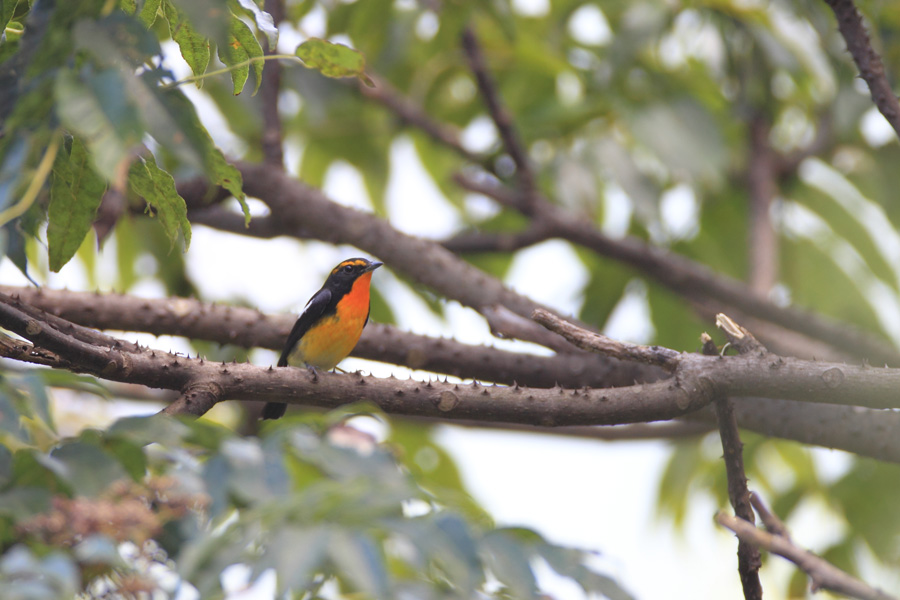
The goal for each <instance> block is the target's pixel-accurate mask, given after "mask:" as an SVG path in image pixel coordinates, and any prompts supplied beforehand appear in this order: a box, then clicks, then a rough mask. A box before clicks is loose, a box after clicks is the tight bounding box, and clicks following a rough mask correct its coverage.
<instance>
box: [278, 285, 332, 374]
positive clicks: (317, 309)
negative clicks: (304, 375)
mask: <svg viewBox="0 0 900 600" xmlns="http://www.w3.org/2000/svg"><path fill="white" fill-rule="evenodd" d="M331 297H332V294H331V290H326V289H324V288H323V289H321V290H319V291H318V292H316V293H315V294H313V297H312V298H310V299H309V302H307V303H306V308H305V309H303V313H302V314H301V315H300V316H299V317H298V318H297V322H296V323H294V327H293V328H292V329H291V333H290V335H288V339H287V342H286V343H285V344H284V350H282V351H281V358H279V359H278V366H279V367H286V366H288V362H287V361H288V356H289V355H290V353H291V350H293V349H294V346H296V345H297V342H299V341H300V338H302V337H303V335H304V334H305V333H306V332H307V331H309V328H310V327H312V326H313V324H314V323H315V322H316V321H318V320H319V319H320V318H321V317H322V315H324V314H325V312H326V311H327V310H328V307H329V305H330V304H331Z"/></svg>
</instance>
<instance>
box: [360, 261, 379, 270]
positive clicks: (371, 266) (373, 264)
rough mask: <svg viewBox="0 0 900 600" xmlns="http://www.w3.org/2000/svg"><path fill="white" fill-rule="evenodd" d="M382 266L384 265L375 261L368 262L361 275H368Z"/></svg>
mask: <svg viewBox="0 0 900 600" xmlns="http://www.w3.org/2000/svg"><path fill="white" fill-rule="evenodd" d="M383 264H384V263H382V262H377V261H373V262H370V263H369V265H368V266H367V267H366V270H365V271H363V273H368V272H369V271H374V270H375V269H377V268H378V267H380V266H381V265H383Z"/></svg>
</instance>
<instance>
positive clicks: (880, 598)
mask: <svg viewBox="0 0 900 600" xmlns="http://www.w3.org/2000/svg"><path fill="white" fill-rule="evenodd" d="M716 522H717V523H719V525H721V526H723V527H726V528H728V529H730V530H731V531H733V532H734V533H735V534H737V536H738V539H740V540H742V541H745V542H747V543H749V544H753V545H754V546H757V547H759V548H762V549H763V550H767V551H769V552H772V553H774V554H777V555H779V556H782V557H784V558H786V559H788V560H789V561H791V562H792V563H794V564H795V565H797V567H799V568H800V569H802V570H803V572H804V573H806V574H807V575H809V578H810V580H811V585H810V588H811V590H812V591H813V592H816V591H818V590H829V591H832V592H837V593H838V594H842V595H845V596H849V597H850V598H859V600H897V597H896V596H891V595H890V594H887V593H885V592H882V591H881V590H879V589H876V588H873V587H872V586H870V585H869V584H867V583H865V582H864V581H860V580H859V579H856V578H855V577H853V576H852V575H850V574H848V573H845V572H844V571H841V570H840V569H838V568H837V567H835V566H834V565H833V564H831V563H829V562H828V561H826V560H825V559H824V558H821V557H819V556H816V555H815V554H813V553H812V552H810V551H809V550H804V549H803V548H800V547H799V546H796V545H794V543H793V542H792V541H791V539H790V538H789V537H787V536H783V535H779V534H773V533H770V532H767V531H763V530H762V529H757V528H756V527H755V526H754V525H753V524H752V523H748V522H747V521H745V520H744V519H741V518H739V517H732V516H731V515H726V514H725V513H719V514H717V515H716Z"/></svg>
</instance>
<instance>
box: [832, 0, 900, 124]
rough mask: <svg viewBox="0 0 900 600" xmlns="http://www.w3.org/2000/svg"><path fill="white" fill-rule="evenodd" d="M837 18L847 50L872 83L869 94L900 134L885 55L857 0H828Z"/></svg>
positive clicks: (899, 105) (898, 110) (898, 112)
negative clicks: (880, 52)
mask: <svg viewBox="0 0 900 600" xmlns="http://www.w3.org/2000/svg"><path fill="white" fill-rule="evenodd" d="M825 3H826V4H828V6H830V7H831V10H832V11H834V16H835V17H836V18H837V24H838V31H840V32H841V35H842V36H843V37H844V41H845V42H847V50H849V51H850V54H851V56H853V62H855V63H856V67H857V68H858V69H859V74H860V75H861V76H862V78H863V79H864V80H865V81H866V83H867V84H868V85H869V93H870V94H871V95H872V101H873V102H874V103H875V106H876V107H878V110H879V111H880V112H881V114H882V115H884V118H885V119H887V122H888V123H890V125H891V127H893V128H894V131H895V132H896V133H897V135H898V136H900V103H898V101H897V96H896V94H894V90H893V89H892V88H891V84H890V82H889V81H888V79H887V74H886V73H885V69H884V64H883V63H882V62H881V57H880V56H879V55H878V53H877V52H875V49H874V48H873V47H872V43H871V41H870V40H869V34H868V32H866V27H865V25H864V24H863V19H862V15H861V14H860V13H859V10H857V8H856V4H854V3H853V0H825Z"/></svg>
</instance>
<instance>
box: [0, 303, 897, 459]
mask: <svg viewBox="0 0 900 600" xmlns="http://www.w3.org/2000/svg"><path fill="white" fill-rule="evenodd" d="M0 292H3V293H6V294H8V295H10V296H15V297H19V298H21V300H22V301H23V302H22V304H21V305H20V306H22V307H25V306H26V305H27V304H30V305H32V307H33V308H39V309H42V310H44V311H47V312H49V313H52V315H55V316H59V317H62V318H63V319H67V320H69V321H75V322H77V323H79V324H81V325H84V326H87V327H96V328H100V329H113V330H118V331H142V332H147V333H152V334H155V335H180V336H185V337H188V338H191V339H201V340H208V341H213V342H217V343H220V344H235V345H238V346H242V347H245V348H251V347H264V348H272V349H276V350H277V349H280V348H281V346H282V344H283V343H284V339H285V336H286V335H287V332H288V331H289V330H290V327H291V325H292V322H293V319H294V317H292V316H289V315H267V314H264V313H261V312H259V311H256V310H253V309H249V308H244V307H237V306H226V305H220V304H207V303H202V302H199V301H197V300H192V299H188V298H168V299H161V300H150V299H145V298H137V297H134V296H127V295H120V294H94V293H85V292H72V291H63V290H48V289H35V288H30V287H28V288H14V287H0ZM48 319H49V315H48ZM54 326H55V327H57V328H58V329H61V330H62V331H66V332H67V331H69V330H68V329H67V328H66V326H65V325H64V324H61V323H60V324H57V325H54ZM85 331H90V330H85ZM95 333H96V332H95ZM548 334H549V332H548ZM98 335H99V334H98ZM730 339H732V343H733V344H735V345H736V346H740V344H741V343H742V342H740V341H739V340H736V339H735V338H734V335H733V334H732V336H731V338H730ZM101 345H102V344H101ZM7 354H8V353H7ZM354 356H358V357H361V358H368V359H374V360H380V361H383V362H387V363H391V364H398V365H404V366H408V367H410V368H414V369H423V370H425V371H430V372H437V373H447V374H451V375H456V376H459V377H463V378H474V379H476V380H481V381H493V382H497V383H505V384H510V385H512V384H513V383H515V382H518V383H519V385H527V386H528V387H540V388H548V387H553V386H554V385H556V384H558V385H561V386H563V387H566V388H583V387H592V388H599V387H619V386H627V385H632V384H633V383H635V382H651V381H655V380H657V379H659V378H661V377H665V375H666V374H665V371H663V370H662V369H659V368H657V367H650V366H648V365H644V364H639V363H635V362H630V361H629V362H625V361H618V360H615V359H610V358H607V357H605V356H600V355H596V354H588V353H578V354H567V355H563V356H559V355H557V356H534V355H530V354H521V353H513V352H506V351H502V350H498V349H496V348H488V347H483V346H471V345H467V344H461V343H459V342H455V341H453V340H445V339H436V338H429V337H427V336H417V335H414V334H410V333H406V332H401V331H398V330H397V329H395V328H393V327H390V326H387V325H380V324H377V323H370V324H369V325H368V327H366V329H365V331H364V332H363V337H362V339H361V341H360V343H359V345H358V346H357V348H356V350H355V351H354ZM36 359H37V357H35V356H34V355H32V356H31V358H30V360H32V361H36ZM42 364H44V363H42ZM55 364H56V366H63V365H61V364H59V363H55ZM872 372H875V371H874V370H872ZM735 412H736V414H737V418H738V422H739V423H740V425H741V427H743V428H745V429H748V430H751V431H756V432H758V433H761V434H763V435H767V436H772V437H779V438H783V439H789V440H796V441H799V442H802V443H806V444H815V445H819V446H825V447H827V448H838V449H842V450H846V451H848V452H853V453H855V454H858V455H860V456H870V457H873V458H877V459H879V460H886V461H893V462H900V438H898V437H897V436H896V435H894V432H896V431H897V430H898V429H900V413H898V412H885V411H883V410H873V409H864V408H860V407H857V406H840V405H827V404H824V405H811V404H807V403H800V402H791V401H784V400H777V399H771V398H759V397H751V398H736V399H735ZM686 418H688V419H690V420H691V422H696V423H697V424H698V425H699V424H701V423H702V424H703V426H705V427H708V426H709V424H714V423H715V422H716V415H715V413H714V411H712V410H711V409H710V408H707V409H703V410H701V411H698V412H696V413H691V414H690V415H687V417H686ZM529 427H531V430H534V428H533V426H529ZM544 431H546V430H544ZM555 431H559V433H562V434H565V433H566V432H565V431H564V430H562V429H560V430H555ZM582 433H584V434H588V432H582ZM590 435H592V436H594V437H604V436H605V435H607V434H606V433H600V432H598V433H591V434H590ZM609 435H613V436H615V435H617V434H615V433H610V434H609Z"/></svg>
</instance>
